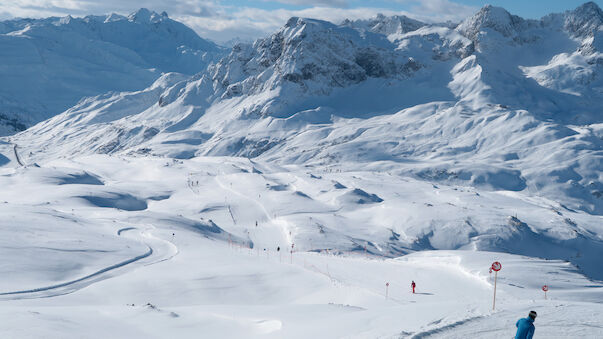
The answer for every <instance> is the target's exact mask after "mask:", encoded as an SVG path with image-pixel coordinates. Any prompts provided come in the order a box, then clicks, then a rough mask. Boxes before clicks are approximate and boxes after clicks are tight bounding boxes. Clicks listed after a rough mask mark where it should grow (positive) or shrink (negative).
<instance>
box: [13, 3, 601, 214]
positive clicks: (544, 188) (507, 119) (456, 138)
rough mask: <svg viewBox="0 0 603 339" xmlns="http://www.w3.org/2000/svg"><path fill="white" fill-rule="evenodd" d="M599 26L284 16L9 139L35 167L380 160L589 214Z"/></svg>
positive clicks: (557, 20) (497, 14) (490, 18)
mask: <svg viewBox="0 0 603 339" xmlns="http://www.w3.org/2000/svg"><path fill="white" fill-rule="evenodd" d="M600 13H601V12H600V9H599V8H598V7H597V6H596V5H595V4H592V3H587V4H585V5H583V6H581V7H579V8H577V9H576V10H574V11H568V12H566V13H563V14H552V15H549V16H547V17H544V18H543V19H542V20H540V21H535V20H524V19H521V18H519V17H516V16H512V15H510V14H509V13H508V12H506V11H505V10H504V9H502V8H496V7H492V6H486V7H484V8H482V9H481V10H480V11H479V12H478V13H476V14H475V15H474V16H472V17H470V18H468V19H467V20H465V21H463V22H462V23H461V24H459V25H458V26H457V27H452V28H450V27H447V26H445V25H425V24H421V23H418V22H414V21H411V23H412V25H407V24H392V22H396V23H401V22H406V21H407V19H405V18H401V17H395V18H391V19H390V20H386V19H385V18H383V17H377V18H376V19H375V20H373V21H369V23H351V22H345V23H344V24H342V25H334V24H331V23H328V22H324V21H318V20H313V19H301V18H292V19H291V20H289V21H288V22H287V24H286V25H285V26H284V27H283V28H282V29H281V30H279V31H278V32H276V33H275V34H273V35H271V36H270V37H267V38H264V39H259V40H257V41H256V42H255V43H254V44H253V45H244V44H240V45H237V46H235V47H234V48H233V50H232V51H231V53H230V54H229V55H227V56H225V57H224V58H223V59H222V60H220V61H219V62H217V63H216V64H215V65H213V66H211V67H210V68H209V69H208V70H207V71H206V72H201V73H199V74H196V75H195V76H193V77H192V78H189V79H184V80H182V79H181V78H180V77H178V76H175V75H166V76H164V77H162V78H161V79H160V80H158V81H157V82H156V83H155V84H154V85H153V86H151V87H149V88H148V89H146V90H143V91H140V92H130V93H112V94H106V95H102V96H99V97H93V98H89V99H86V100H84V101H82V102H81V103H79V104H78V105H77V106H74V107H73V108H71V109H69V110H68V111H67V112H65V113H63V114H61V115H59V116H57V117H55V118H53V119H51V120H48V121H46V122H43V123H41V124H39V125H37V126H35V127H34V128H32V129H30V130H28V131H26V132H24V133H22V134H20V135H18V136H16V137H15V140H17V142H18V143H20V144H25V145H31V146H30V151H31V152H32V156H31V161H38V160H37V159H38V157H56V156H70V155H75V154H91V153H122V154H155V155H163V156H171V157H177V158H190V157H193V156H196V155H197V156H198V155H230V156H245V157H251V158H256V157H258V158H260V159H265V160H269V161H276V162H278V163H284V164H290V163H296V164H307V165H317V166H318V165H319V166H335V165H337V166H351V167H355V166H365V165H366V164H375V163H377V162H379V163H380V164H381V165H380V166H385V167H387V168H389V169H395V170H397V171H400V173H405V174H408V175H413V176H417V177H421V178H430V179H434V180H438V181H446V182H461V183H465V184H468V185H478V186H484V187H489V188H494V189H507V190H513V191H523V190H526V191H529V192H531V193H533V194H537V195H543V196H546V197H549V198H551V199H554V200H557V201H559V202H561V203H562V204H564V205H565V206H568V208H575V209H580V210H584V211H587V212H589V213H595V214H601V213H603V201H602V199H601V192H602V191H603V184H602V183H601V178H600V169H601V168H602V165H603V163H602V158H601V155H600V149H601V145H602V144H601V143H602V142H601V133H602V131H601V122H602V119H601V118H602V115H601V112H602V109H603V107H602V104H603V100H602V97H601V95H602V92H601V60H602V57H601V52H600V50H599V45H598V43H599V40H600V36H601V34H602V33H601V32H602V31H601V27H602V26H601V24H600V20H601V14H600ZM375 22H377V23H375ZM380 22H385V23H387V24H384V25H381V23H380ZM413 25H414V26H413ZM376 26H391V27H397V28H392V29H386V30H385V32H386V33H391V34H389V35H385V34H381V33H373V32H372V31H380V29H373V28H374V27H376ZM407 26H411V27H412V28H416V27H419V28H418V29H416V30H413V31H410V32H407V30H406V29H404V28H403V27H407ZM355 27H360V28H355ZM367 27H368V29H367ZM543 154H546V155H547V156H543ZM343 164H345V165H343ZM385 164H387V165H385Z"/></svg>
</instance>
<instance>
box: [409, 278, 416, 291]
mask: <svg viewBox="0 0 603 339" xmlns="http://www.w3.org/2000/svg"><path fill="white" fill-rule="evenodd" d="M410 287H412V293H413V294H414V293H415V287H417V284H415V281H414V280H413V281H412V283H410Z"/></svg>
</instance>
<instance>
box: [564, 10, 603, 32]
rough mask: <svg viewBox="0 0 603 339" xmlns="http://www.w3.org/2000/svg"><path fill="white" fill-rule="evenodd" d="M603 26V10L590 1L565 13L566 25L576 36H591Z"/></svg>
mask: <svg viewBox="0 0 603 339" xmlns="http://www.w3.org/2000/svg"><path fill="white" fill-rule="evenodd" d="M602 26H603V11H602V10H601V8H600V7H599V6H598V5H597V4H596V3H594V2H592V1H590V2H587V3H584V4H583V5H581V6H579V7H577V8H576V9H574V10H573V11H567V12H566V13H565V22H564V27H565V29H566V30H568V31H569V32H570V33H572V34H574V35H576V36H590V35H592V34H594V32H596V31H598V30H600V29H601V27H602Z"/></svg>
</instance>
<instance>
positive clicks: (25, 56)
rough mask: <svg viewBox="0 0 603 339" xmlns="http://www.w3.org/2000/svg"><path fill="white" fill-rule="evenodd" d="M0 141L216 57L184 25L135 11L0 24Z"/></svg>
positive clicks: (214, 48) (189, 70) (196, 68)
mask: <svg viewBox="0 0 603 339" xmlns="http://www.w3.org/2000/svg"><path fill="white" fill-rule="evenodd" d="M0 46H1V47H2V48H1V49H0V65H1V66H0V135H7V134H13V133H14V132H15V131H21V130H23V129H25V127H29V126H31V125H33V124H34V123H37V122H39V121H41V120H44V119H47V118H49V117H52V116H54V115H56V114H58V113H60V112H62V111H64V110H66V109H67V108H69V107H71V106H73V105H75V104H76V103H77V102H78V101H79V100H80V99H81V98H82V97H85V96H91V95H98V94H102V93H105V92H107V91H118V92H120V91H131V90H140V89H143V88H145V87H148V86H149V85H151V84H152V83H153V81H154V80H156V79H157V78H158V77H159V76H160V75H161V73H162V72H180V73H184V74H189V75H192V74H195V73H197V72H200V71H202V70H204V69H205V68H206V67H207V65H208V64H209V63H210V62H212V61H215V60H217V59H218V58H219V57H220V56H221V55H222V53H223V51H222V49H221V48H219V47H218V46H216V45H215V44H213V43H211V42H208V41H206V40H204V39H202V38H200V37H199V36H198V35H197V34H196V33H195V32H193V31H192V30H191V29H190V28H188V27H186V26H185V25H183V24H181V23H179V22H177V21H174V20H172V19H170V18H168V16H167V14H165V13H162V14H157V13H155V12H151V11H149V10H146V9H140V10H138V11H137V12H135V13H132V14H131V15H129V16H128V17H124V16H121V15H117V14H111V15H107V16H87V17H84V18H73V17H69V16H68V17H63V18H48V19H35V20H34V19H16V20H9V21H3V22H1V23H0Z"/></svg>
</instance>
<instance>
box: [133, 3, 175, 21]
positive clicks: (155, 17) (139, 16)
mask: <svg viewBox="0 0 603 339" xmlns="http://www.w3.org/2000/svg"><path fill="white" fill-rule="evenodd" d="M167 18H168V15H167V13H166V12H162V13H161V14H158V13H157V12H155V11H151V10H148V9H146V8H144V7H143V8H140V9H139V10H137V11H136V12H134V13H132V14H130V15H129V16H128V20H130V21H133V22H138V23H145V22H159V21H162V20H163V19H167Z"/></svg>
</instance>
